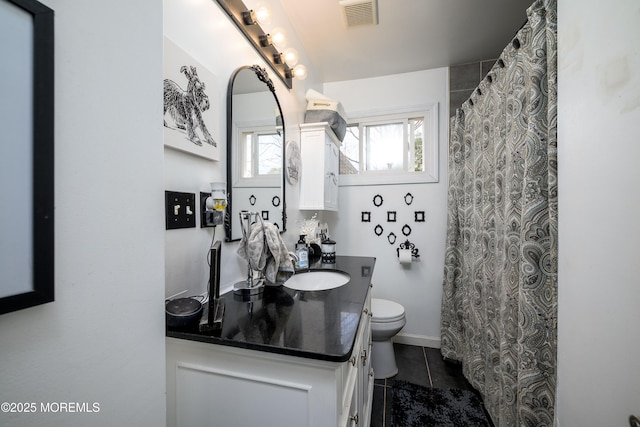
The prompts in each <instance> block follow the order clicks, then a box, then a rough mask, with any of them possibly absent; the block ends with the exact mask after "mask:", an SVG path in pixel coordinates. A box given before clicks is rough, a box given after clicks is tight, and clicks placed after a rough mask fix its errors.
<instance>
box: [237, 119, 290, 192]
mask: <svg viewBox="0 0 640 427" xmlns="http://www.w3.org/2000/svg"><path fill="white" fill-rule="evenodd" d="M235 133H236V137H235V143H234V144H233V147H232V150H233V162H234V168H233V175H234V176H233V186H234V187H278V186H280V184H281V181H282V172H281V173H277V174H269V175H259V176H255V177H251V178H246V177H243V176H241V173H242V171H243V170H244V165H243V164H242V159H243V154H244V139H243V136H244V134H246V133H253V134H260V133H263V134H266V133H269V134H270V133H273V125H272V124H271V125H268V124H255V123H252V124H241V125H240V126H235Z"/></svg>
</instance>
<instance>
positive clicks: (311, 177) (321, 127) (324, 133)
mask: <svg viewBox="0 0 640 427" xmlns="http://www.w3.org/2000/svg"><path fill="white" fill-rule="evenodd" d="M300 155H301V158H302V169H301V174H300V209H301V210H329V211H337V210H338V175H339V173H340V165H339V155H340V141H339V140H338V138H337V137H336V135H335V134H334V133H333V131H332V130H331V128H330V127H329V125H328V124H327V123H307V124H302V125H300Z"/></svg>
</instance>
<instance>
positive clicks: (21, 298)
mask: <svg viewBox="0 0 640 427" xmlns="http://www.w3.org/2000/svg"><path fill="white" fill-rule="evenodd" d="M0 1H8V2H9V3H12V4H14V5H16V6H18V7H20V8H21V9H23V10H24V11H25V12H27V13H29V14H31V15H32V16H33V52H32V54H33V123H32V126H33V139H32V145H33V147H32V148H33V158H32V164H33V184H32V185H33V188H32V200H33V217H32V236H33V237H32V238H33V249H32V257H33V283H32V285H33V290H32V291H28V292H24V293H19V294H14V295H9V296H5V297H3V298H0V314H4V313H9V312H13V311H17V310H22V309H24V308H28V307H33V306H36V305H40V304H45V303H48V302H51V301H53V300H54V223H53V210H54V209H53V202H54V195H53V191H54V183H53V179H54V174H53V171H54V158H53V152H54V139H53V138H54V134H53V127H54V114H53V109H54V102H53V101H54V74H53V73H54V68H53V66H54V43H53V37H54V30H53V29H54V19H53V15H54V12H53V10H52V9H50V8H49V7H47V6H45V5H43V4H42V3H40V2H38V1H36V0H0Z"/></svg>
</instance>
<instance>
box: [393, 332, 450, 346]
mask: <svg viewBox="0 0 640 427" xmlns="http://www.w3.org/2000/svg"><path fill="white" fill-rule="evenodd" d="M393 342H395V343H398V344H406V345H415V346H419V347H429V348H440V337H427V336H425V335H415V334H403V333H399V334H398V335H396V336H395V337H393Z"/></svg>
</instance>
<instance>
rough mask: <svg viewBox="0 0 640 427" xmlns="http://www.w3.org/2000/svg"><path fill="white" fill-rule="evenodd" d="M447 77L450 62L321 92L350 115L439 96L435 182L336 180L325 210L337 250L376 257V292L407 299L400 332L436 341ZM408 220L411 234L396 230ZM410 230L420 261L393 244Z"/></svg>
mask: <svg viewBox="0 0 640 427" xmlns="http://www.w3.org/2000/svg"><path fill="white" fill-rule="evenodd" d="M448 82H449V74H448V69H447V68H438V69H434V70H427V71H419V72H413V73H406V74H398V75H392V76H385V77H377V78H369V79H361V80H351V81H345V82H334V83H327V84H325V85H324V92H325V94H326V95H327V96H329V97H333V98H335V99H339V100H340V101H341V102H342V104H343V106H344V108H345V110H346V113H347V115H348V114H350V113H351V114H354V113H361V112H365V111H375V112H376V113H378V114H379V113H380V112H384V111H388V109H406V108H411V107H416V106H424V105H427V104H431V103H436V102H437V103H438V106H439V114H438V118H439V120H438V122H439V139H440V147H439V156H440V181H439V182H437V183H429V184H412V185H377V186H355V187H340V200H339V203H340V205H339V206H340V211H339V212H338V213H334V214H325V215H324V216H323V218H324V220H326V221H328V222H329V225H330V229H331V231H332V234H333V235H334V238H335V240H336V241H337V247H336V252H337V253H338V254H339V255H367V256H375V257H376V258H377V261H376V267H375V270H374V275H373V283H374V288H373V296H374V297H379V298H387V299H391V300H394V301H397V302H399V303H400V304H402V305H403V306H404V307H405V311H406V317H407V324H406V326H405V327H404V329H403V330H402V331H401V333H400V334H401V335H404V336H399V337H398V340H403V341H404V342H410V343H419V344H422V345H430V346H435V347H439V345H440V302H441V296H442V279H443V273H444V267H443V266H444V250H445V236H446V219H447V182H448V181H447V150H448V119H447V117H449V114H448V105H449V101H448V95H447V94H448V90H449V83H448ZM303 167H304V165H303ZM408 192H410V193H411V194H412V195H413V196H414V200H413V203H412V204H411V205H410V206H408V205H406V204H405V202H404V195H405V194H407V193H408ZM377 194H380V195H381V196H382V198H383V200H384V202H383V204H382V206H380V207H378V208H377V207H375V206H374V205H373V197H374V196H375V195H377ZM363 211H368V212H371V220H372V222H370V223H363V222H361V212H363ZM387 211H396V212H397V222H396V223H388V222H387V216H386V212H387ZM415 211H425V216H426V221H425V222H424V223H416V222H414V212H415ZM378 223H380V225H381V226H382V227H383V228H384V232H383V234H382V235H381V236H379V237H378V236H376V235H375V233H374V231H373V229H374V227H375V226H376V224H378ZM405 223H406V224H408V225H409V226H410V227H411V234H410V235H409V236H408V237H405V236H404V235H403V234H402V231H401V230H402V226H403V225H404V224H405ZM391 231H393V233H394V234H395V235H396V236H397V240H396V243H395V245H391V244H389V241H388V240H387V235H388V234H389V232H391ZM407 238H408V239H409V240H410V241H411V242H412V243H415V245H416V247H417V248H418V249H419V251H420V252H419V253H420V261H418V262H413V263H412V264H411V265H410V266H405V265H401V264H399V263H398V261H397V258H396V248H397V247H398V245H399V244H400V243H401V242H404V240H405V239H407Z"/></svg>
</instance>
